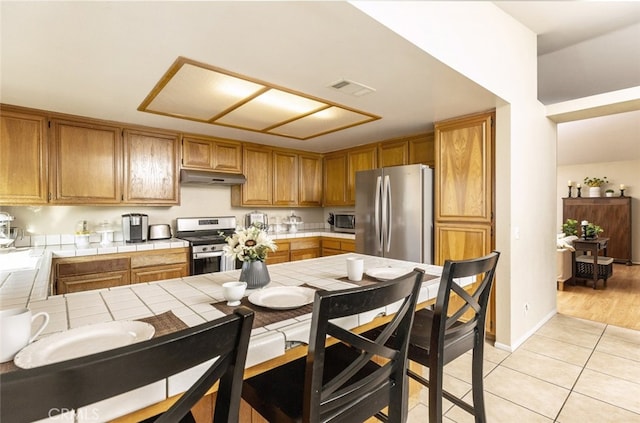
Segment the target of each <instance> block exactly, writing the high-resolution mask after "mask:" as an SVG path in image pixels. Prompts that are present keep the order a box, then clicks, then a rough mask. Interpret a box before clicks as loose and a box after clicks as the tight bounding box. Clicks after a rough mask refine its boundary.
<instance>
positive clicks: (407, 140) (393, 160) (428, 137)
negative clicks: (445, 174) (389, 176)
mask: <svg viewBox="0 0 640 423" xmlns="http://www.w3.org/2000/svg"><path fill="white" fill-rule="evenodd" d="M408 164H424V165H427V166H431V167H434V165H435V154H434V136H433V132H428V133H424V134H419V135H413V136H411V137H403V138H398V139H393V140H389V141H384V142H381V143H380V144H378V167H389V166H400V165H408Z"/></svg>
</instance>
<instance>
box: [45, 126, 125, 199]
mask: <svg viewBox="0 0 640 423" xmlns="http://www.w3.org/2000/svg"><path fill="white" fill-rule="evenodd" d="M51 138H52V143H51V145H52V146H51V151H50V155H49V166H50V181H49V184H50V192H51V195H50V200H51V202H52V203H56V204H118V203H120V201H121V197H122V190H121V187H122V136H121V129H120V128H118V127H115V126H109V125H104V124H100V123H97V122H93V121H89V120H87V121H71V120H61V119H53V120H52V121H51Z"/></svg>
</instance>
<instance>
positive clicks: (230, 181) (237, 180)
mask: <svg viewBox="0 0 640 423" xmlns="http://www.w3.org/2000/svg"><path fill="white" fill-rule="evenodd" d="M246 181H247V178H245V176H244V175H238V174H233V173H222V172H210V171H206V170H187V169H182V170H180V183H181V184H185V185H240V184H244V183H245V182H246Z"/></svg>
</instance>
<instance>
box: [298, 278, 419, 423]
mask: <svg viewBox="0 0 640 423" xmlns="http://www.w3.org/2000/svg"><path fill="white" fill-rule="evenodd" d="M423 275H424V271H423V270H422V269H415V270H413V271H412V272H411V273H408V274H407V275H405V276H401V277H400V278H397V279H394V280H391V281H386V282H380V283H377V284H372V285H368V286H364V287H357V288H349V289H345V290H339V291H317V292H316V296H315V301H314V304H313V315H312V320H311V335H310V337H309V352H308V354H307V362H306V373H305V393H304V406H303V421H306V422H317V421H329V420H331V417H330V416H334V417H335V418H336V420H331V421H364V420H365V419H366V418H368V417H370V416H372V415H374V414H376V412H378V411H379V410H380V409H382V408H383V407H385V406H387V405H388V406H389V416H390V417H391V416H393V415H395V416H398V415H399V414H401V413H402V414H406V404H407V401H406V397H404V396H405V395H406V391H407V390H406V389H404V388H405V386H404V385H405V384H406V383H407V382H406V378H405V372H406V363H407V360H406V358H407V348H408V339H409V334H410V330H411V324H412V322H413V315H414V311H415V306H416V302H417V299H418V294H419V291H420V286H421V284H422V279H423ZM398 304H399V309H398V310H397V311H396V312H395V314H394V316H393V318H392V320H391V321H390V322H389V323H388V325H387V326H386V327H385V328H384V329H383V330H382V331H381V333H379V335H378V336H377V337H376V338H375V339H368V338H366V337H364V336H361V335H359V334H356V333H354V332H353V331H351V330H347V329H344V328H342V327H341V326H339V320H338V321H332V320H334V319H340V318H343V317H346V316H353V315H358V314H360V313H364V312H368V311H372V310H376V309H380V308H383V309H384V307H385V306H392V307H393V308H394V309H395V307H394V306H397V305H398ZM392 335H393V337H392ZM328 336H330V337H332V338H333V339H332V342H333V341H334V340H338V341H339V342H340V343H341V344H340V345H339V346H336V345H333V346H331V347H329V348H332V349H334V350H333V351H335V348H340V350H339V351H340V352H341V353H340V354H339V356H340V357H339V358H340V361H344V362H343V363H341V364H340V365H339V370H337V371H334V372H333V373H332V374H331V375H329V370H328V369H329V368H330V367H331V366H333V367H336V362H335V361H337V360H336V357H335V356H336V354H334V355H332V359H331V360H333V361H334V362H331V363H329V362H328V361H329V360H325V353H326V352H327V345H325V343H326V341H327V337H328ZM390 339H391V341H390V342H389V343H388V345H385V344H386V343H387V341H389V340H390ZM342 353H344V354H342ZM379 359H382V361H380V360H379ZM373 360H376V361H373ZM385 361H386V363H385V364H379V363H381V362H385ZM363 373H364V374H366V376H364V377H360V375H362V374H363ZM380 404H383V405H380ZM336 416H339V417H336ZM393 420H394V419H393V418H390V421H393Z"/></svg>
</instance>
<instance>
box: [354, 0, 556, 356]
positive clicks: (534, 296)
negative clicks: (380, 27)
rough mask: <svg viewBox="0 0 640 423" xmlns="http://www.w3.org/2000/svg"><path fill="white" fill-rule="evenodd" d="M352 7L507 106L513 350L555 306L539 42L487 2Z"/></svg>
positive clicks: (501, 246) (502, 342) (501, 305)
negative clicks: (539, 92)
mask: <svg viewBox="0 0 640 423" xmlns="http://www.w3.org/2000/svg"><path fill="white" fill-rule="evenodd" d="M352 4H353V5H354V6H356V7H358V8H360V9H361V10H362V11H364V12H365V13H367V14H369V15H370V16H372V17H373V18H374V19H376V20H378V21H379V22H381V23H382V24H384V25H386V26H387V27H389V28H390V29H392V30H394V31H395V32H397V33H398V34H400V35H402V36H403V37H405V38H406V39H407V40H409V41H411V42H413V43H414V44H416V45H417V46H418V47H420V48H422V49H423V50H425V51H426V52H427V53H429V54H431V55H432V56H434V57H435V58H437V59H439V60H441V61H442V62H443V63H445V64H447V65H448V66H450V67H452V68H453V69H455V70H456V71H458V72H460V73H462V74H464V75H465V76H467V77H468V78H470V79H472V80H473V81H474V82H476V83H478V84H479V85H481V86H483V87H484V88H486V89H488V90H490V91H491V92H493V93H495V94H496V95H498V96H499V97H501V98H502V99H504V100H505V102H506V103H499V104H497V105H496V107H497V119H496V121H497V127H496V247H497V249H498V250H500V251H501V253H502V256H501V259H500V264H499V269H498V278H497V283H496V287H497V288H496V311H497V328H496V329H497V331H496V345H499V346H502V347H504V348H507V349H512V348H515V347H517V346H518V345H519V344H520V343H522V342H523V341H524V340H525V339H526V338H527V337H528V336H529V335H530V334H531V333H533V332H534V331H535V330H536V329H537V327H538V326H540V325H541V324H542V323H543V322H544V321H545V320H546V319H547V318H549V317H550V316H551V315H553V314H554V313H555V305H556V290H555V277H556V274H555V273H556V271H555V232H556V230H555V223H556V216H555V213H554V206H555V201H556V199H555V197H554V191H555V190H554V187H555V183H556V177H555V169H556V156H555V155H556V128H555V124H553V123H552V122H550V121H549V120H548V119H547V118H546V117H545V110H544V107H543V106H542V105H541V104H540V103H539V102H538V101H537V76H536V69H537V57H536V36H535V34H533V33H532V32H531V31H529V30H528V29H527V28H525V27H524V26H522V25H521V24H519V23H518V22H517V21H515V20H514V19H513V18H511V17H510V16H508V15H507V14H505V13H504V12H503V11H501V10H500V9H498V8H497V7H496V6H495V5H493V4H492V3H490V2H353V3H352ZM533 222H535V225H534V224H532V223H533ZM541 228H542V229H541ZM516 229H518V230H519V231H518V232H519V237H518V238H516V237H515V236H514V234H515V232H516V231H515V230H516ZM525 304H528V306H529V311H528V312H527V313H525V312H524V306H525Z"/></svg>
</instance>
